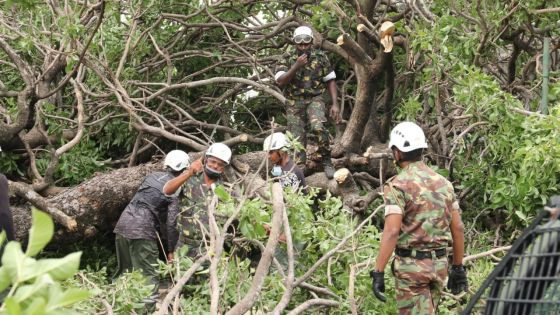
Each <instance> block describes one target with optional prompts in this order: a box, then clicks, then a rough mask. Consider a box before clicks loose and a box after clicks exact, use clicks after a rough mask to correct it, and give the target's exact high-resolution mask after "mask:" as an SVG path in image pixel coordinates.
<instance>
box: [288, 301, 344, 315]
mask: <svg viewBox="0 0 560 315" xmlns="http://www.w3.org/2000/svg"><path fill="white" fill-rule="evenodd" d="M315 305H324V306H331V307H334V306H339V305H340V303H339V302H336V301H333V300H327V299H311V300H307V301H305V302H304V303H302V304H300V305H299V306H298V307H296V308H294V309H293V310H292V311H291V312H289V313H288V315H297V314H301V313H303V312H304V311H306V310H307V309H308V308H310V307H312V306H315Z"/></svg>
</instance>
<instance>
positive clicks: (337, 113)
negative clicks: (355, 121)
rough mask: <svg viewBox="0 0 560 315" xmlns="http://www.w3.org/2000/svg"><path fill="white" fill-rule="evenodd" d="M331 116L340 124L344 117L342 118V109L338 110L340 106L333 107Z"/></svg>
mask: <svg viewBox="0 0 560 315" xmlns="http://www.w3.org/2000/svg"><path fill="white" fill-rule="evenodd" d="M329 115H330V116H331V118H332V119H333V120H334V121H335V122H336V123H337V124H339V123H340V121H341V120H342V117H340V108H338V105H333V106H331V110H330V112H329Z"/></svg>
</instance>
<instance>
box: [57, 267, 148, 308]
mask: <svg viewBox="0 0 560 315" xmlns="http://www.w3.org/2000/svg"><path fill="white" fill-rule="evenodd" d="M64 286H70V287H82V288H84V289H87V290H88V291H89V292H91V297H90V298H89V299H87V300H82V301H80V302H78V303H76V304H75V305H73V306H72V309H73V310H74V311H76V312H77V313H78V314H93V313H100V312H101V313H105V312H107V308H110V309H111V310H112V311H113V312H114V313H115V314H123V315H124V314H132V313H133V312H141V311H142V310H143V309H145V307H146V304H145V302H146V301H145V299H146V298H148V297H149V296H150V295H151V293H152V290H153V286H152V285H149V284H146V279H145V277H144V276H143V275H142V273H141V272H140V271H137V270H135V271H133V272H127V273H124V274H122V275H121V276H119V277H118V278H117V279H114V280H113V279H111V278H110V277H109V276H108V274H107V268H106V267H103V268H101V269H99V270H97V271H95V270H91V269H89V268H87V269H85V270H80V271H79V273H78V274H77V276H76V277H72V278H69V279H67V280H66V281H65V282H64Z"/></svg>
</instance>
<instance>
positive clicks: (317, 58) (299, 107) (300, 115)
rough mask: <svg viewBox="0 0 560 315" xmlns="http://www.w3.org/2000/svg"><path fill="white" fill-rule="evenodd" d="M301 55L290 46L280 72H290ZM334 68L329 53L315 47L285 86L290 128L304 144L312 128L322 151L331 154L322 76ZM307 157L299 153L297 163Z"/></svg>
mask: <svg viewBox="0 0 560 315" xmlns="http://www.w3.org/2000/svg"><path fill="white" fill-rule="evenodd" d="M298 57H299V55H298V52H297V51H296V50H295V49H293V48H291V49H290V50H289V51H288V53H287V54H285V55H284V58H282V60H281V63H280V65H279V67H278V69H277V72H279V71H286V72H287V71H288V70H289V69H290V68H291V67H292V66H293V65H294V64H295V62H296V59H297V58H298ZM332 71H333V69H332V67H331V64H330V62H329V59H328V58H327V55H326V54H325V53H324V52H323V51H322V50H319V49H313V48H312V49H311V50H310V55H309V58H308V62H307V64H306V65H305V66H304V67H303V68H301V69H299V70H298V71H297V73H296V75H295V76H294V78H293V79H292V80H291V81H290V82H289V83H288V84H287V85H286V87H285V88H284V93H285V94H286V98H287V99H288V107H287V121H288V130H289V131H290V132H291V133H292V134H294V135H295V136H296V137H298V140H299V141H300V142H301V143H302V144H303V146H304V147H305V146H306V145H307V131H308V130H309V131H311V133H312V134H313V135H315V136H316V137H317V145H318V146H319V153H320V154H321V155H322V156H326V155H329V157H330V149H329V132H328V130H327V129H326V128H325V126H324V123H325V122H327V118H326V116H325V102H324V101H323V98H322V94H323V93H324V92H325V87H326V84H325V82H323V78H324V77H325V76H327V75H328V74H329V73H331V72H332ZM305 158H306V157H305V152H300V153H299V154H298V159H299V161H297V162H298V163H305Z"/></svg>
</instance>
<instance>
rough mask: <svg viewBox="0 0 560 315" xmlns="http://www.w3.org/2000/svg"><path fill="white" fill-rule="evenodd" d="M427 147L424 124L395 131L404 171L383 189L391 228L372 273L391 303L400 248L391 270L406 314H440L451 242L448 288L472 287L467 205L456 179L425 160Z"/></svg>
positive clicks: (394, 145)
mask: <svg viewBox="0 0 560 315" xmlns="http://www.w3.org/2000/svg"><path fill="white" fill-rule="evenodd" d="M427 147H428V144H427V143H426V137H425V136H424V132H423V131H422V128H420V127H419V126H418V125H416V124H414V123H412V122H403V123H400V124H398V125H397V126H395V128H394V129H393V130H392V131H391V137H390V140H389V148H390V149H391V150H392V151H393V157H394V159H395V162H396V163H397V165H398V166H399V168H400V171H399V173H398V174H397V175H396V176H395V177H393V178H391V179H390V180H388V181H387V183H386V184H385V187H384V189H383V198H384V200H385V226H384V228H383V237H382V239H381V247H380V249H379V255H378V256H377V261H376V265H375V269H374V270H373V271H372V272H371V276H372V278H373V284H372V286H373V293H374V294H375V296H376V297H377V298H378V299H379V300H381V301H382V302H385V300H386V298H385V295H383V293H384V292H385V279H384V270H385V266H386V265H387V262H388V261H389V258H390V257H391V254H392V253H393V251H394V252H395V258H394V260H393V263H392V265H391V269H392V272H393V274H394V276H395V280H396V291H397V308H398V309H399V314H401V315H403V314H435V313H436V310H437V306H438V302H439V299H440V297H441V293H442V290H443V285H444V282H445V278H447V276H448V272H447V269H448V261H447V247H448V246H449V245H452V247H453V265H452V266H451V270H450V272H449V281H448V283H447V287H448V288H449V289H450V290H451V292H452V293H453V294H458V293H460V292H462V291H466V290H467V274H466V271H465V268H464V267H463V255H464V235H463V222H462V221H461V209H460V208H459V203H458V201H457V199H456V197H455V193H454V191H453V186H452V185H451V183H450V182H449V181H448V180H447V179H445V177H443V176H441V175H439V174H438V173H436V172H434V171H433V170H432V169H431V168H429V167H428V166H427V165H426V164H424V162H423V161H422V151H423V150H424V149H425V148H427Z"/></svg>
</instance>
